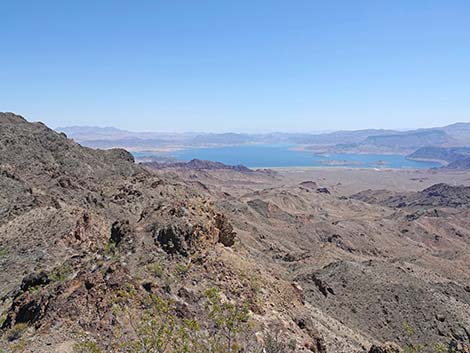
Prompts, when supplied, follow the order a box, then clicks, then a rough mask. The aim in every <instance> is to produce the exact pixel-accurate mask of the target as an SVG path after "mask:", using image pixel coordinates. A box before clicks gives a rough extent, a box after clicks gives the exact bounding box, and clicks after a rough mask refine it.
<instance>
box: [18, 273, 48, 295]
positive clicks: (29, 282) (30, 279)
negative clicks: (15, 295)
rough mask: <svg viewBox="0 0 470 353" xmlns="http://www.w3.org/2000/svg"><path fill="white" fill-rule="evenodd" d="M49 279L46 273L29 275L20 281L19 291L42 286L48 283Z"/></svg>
mask: <svg viewBox="0 0 470 353" xmlns="http://www.w3.org/2000/svg"><path fill="white" fill-rule="evenodd" d="M50 281H51V280H50V279H49V277H48V275H47V273H46V272H44V271H41V272H39V273H30V274H29V275H27V276H26V277H24V278H23V280H22V281H21V287H20V288H21V290H22V291H27V290H28V289H30V288H33V287H36V286H43V285H46V284H48V283H50Z"/></svg>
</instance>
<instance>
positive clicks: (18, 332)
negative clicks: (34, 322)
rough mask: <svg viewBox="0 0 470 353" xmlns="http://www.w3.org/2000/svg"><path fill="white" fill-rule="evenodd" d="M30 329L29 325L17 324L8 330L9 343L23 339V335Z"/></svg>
mask: <svg viewBox="0 0 470 353" xmlns="http://www.w3.org/2000/svg"><path fill="white" fill-rule="evenodd" d="M27 328H28V325H26V324H24V323H21V324H16V325H15V326H13V327H12V328H11V329H9V330H8V332H7V334H6V337H7V339H8V341H10V342H12V341H16V340H17V339H19V338H21V336H23V333H24V332H25V331H26V329H27Z"/></svg>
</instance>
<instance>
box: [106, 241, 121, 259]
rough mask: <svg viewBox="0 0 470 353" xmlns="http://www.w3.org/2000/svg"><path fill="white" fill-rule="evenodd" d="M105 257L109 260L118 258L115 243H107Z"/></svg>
mask: <svg viewBox="0 0 470 353" xmlns="http://www.w3.org/2000/svg"><path fill="white" fill-rule="evenodd" d="M103 251H104V255H105V256H106V257H108V258H111V259H115V258H117V256H118V249H117V247H116V243H115V242H114V241H109V242H108V243H106V245H105V247H104V249H103Z"/></svg>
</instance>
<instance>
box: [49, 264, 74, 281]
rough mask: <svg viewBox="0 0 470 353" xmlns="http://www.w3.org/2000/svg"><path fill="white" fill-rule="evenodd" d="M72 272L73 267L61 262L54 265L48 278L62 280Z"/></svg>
mask: <svg viewBox="0 0 470 353" xmlns="http://www.w3.org/2000/svg"><path fill="white" fill-rule="evenodd" d="M72 273H73V269H72V267H71V266H70V265H68V264H62V265H61V266H58V267H56V268H55V269H54V270H53V271H52V272H51V273H50V274H49V276H48V277H49V279H50V280H51V281H53V282H63V281H65V280H66V279H68V278H69V277H70V275H71V274H72Z"/></svg>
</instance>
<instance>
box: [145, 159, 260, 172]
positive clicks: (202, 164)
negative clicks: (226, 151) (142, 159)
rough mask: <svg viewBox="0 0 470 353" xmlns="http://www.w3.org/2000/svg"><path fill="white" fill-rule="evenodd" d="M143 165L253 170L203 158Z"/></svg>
mask: <svg viewBox="0 0 470 353" xmlns="http://www.w3.org/2000/svg"><path fill="white" fill-rule="evenodd" d="M142 165H145V166H147V167H150V168H154V169H167V168H180V169H190V170H233V171H237V172H243V173H250V172H253V171H252V170H251V169H250V168H247V167H245V166H244V165H227V164H223V163H220V162H212V161H204V160H201V159H192V160H190V161H189V162H170V163H158V162H147V163H142Z"/></svg>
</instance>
